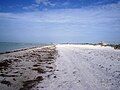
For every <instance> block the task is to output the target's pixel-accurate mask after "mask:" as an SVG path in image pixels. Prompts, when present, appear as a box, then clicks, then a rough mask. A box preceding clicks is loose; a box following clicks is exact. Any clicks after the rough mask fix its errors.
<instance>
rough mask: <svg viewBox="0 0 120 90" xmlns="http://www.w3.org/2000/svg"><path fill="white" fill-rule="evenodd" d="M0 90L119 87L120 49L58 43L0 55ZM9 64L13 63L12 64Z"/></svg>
mask: <svg viewBox="0 0 120 90" xmlns="http://www.w3.org/2000/svg"><path fill="white" fill-rule="evenodd" d="M0 59H1V60H2V61H3V60H8V59H10V60H12V62H9V64H10V65H5V66H2V67H0V68H1V72H0V82H1V83H0V90H8V89H9V90H120V50H115V49H114V48H112V47H108V46H106V47H104V46H99V45H97V46H93V45H72V44H71V45H68V44H60V45H55V46H46V47H42V48H34V49H30V50H25V51H19V52H13V53H9V54H1V55H0ZM11 63H12V64H11Z"/></svg>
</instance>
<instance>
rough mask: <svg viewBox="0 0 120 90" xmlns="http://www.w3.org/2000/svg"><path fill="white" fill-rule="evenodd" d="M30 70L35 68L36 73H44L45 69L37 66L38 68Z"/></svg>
mask: <svg viewBox="0 0 120 90" xmlns="http://www.w3.org/2000/svg"><path fill="white" fill-rule="evenodd" d="M32 70H35V71H37V72H38V73H45V70H44V69H42V68H40V67H38V68H33V69H32Z"/></svg>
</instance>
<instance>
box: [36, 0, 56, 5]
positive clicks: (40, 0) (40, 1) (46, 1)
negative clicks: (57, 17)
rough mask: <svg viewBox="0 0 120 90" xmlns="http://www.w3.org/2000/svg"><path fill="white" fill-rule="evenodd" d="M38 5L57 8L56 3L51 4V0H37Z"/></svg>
mask: <svg viewBox="0 0 120 90" xmlns="http://www.w3.org/2000/svg"><path fill="white" fill-rule="evenodd" d="M36 3H37V4H38V5H39V4H43V5H45V6H55V4H54V3H51V2H50V1H49V0H36Z"/></svg>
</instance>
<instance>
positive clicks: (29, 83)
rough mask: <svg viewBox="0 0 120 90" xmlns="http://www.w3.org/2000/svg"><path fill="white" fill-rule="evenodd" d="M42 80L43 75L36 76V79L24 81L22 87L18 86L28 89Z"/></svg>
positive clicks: (22, 89) (23, 89)
mask: <svg viewBox="0 0 120 90" xmlns="http://www.w3.org/2000/svg"><path fill="white" fill-rule="evenodd" d="M42 80H43V77H42V76H38V77H37V78H36V79H33V80H27V81H24V82H23V87H22V88H20V90H29V89H31V88H32V87H34V86H35V85H36V84H37V83H39V82H40V81H42Z"/></svg>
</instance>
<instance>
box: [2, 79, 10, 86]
mask: <svg viewBox="0 0 120 90" xmlns="http://www.w3.org/2000/svg"><path fill="white" fill-rule="evenodd" d="M1 84H6V85H7V86H11V82H10V81H6V80H2V81H1Z"/></svg>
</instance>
